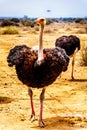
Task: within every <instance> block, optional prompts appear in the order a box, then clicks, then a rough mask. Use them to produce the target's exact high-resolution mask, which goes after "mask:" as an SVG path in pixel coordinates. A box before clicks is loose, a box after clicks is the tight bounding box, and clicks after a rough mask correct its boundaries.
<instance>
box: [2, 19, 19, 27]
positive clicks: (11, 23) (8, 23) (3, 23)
mask: <svg viewBox="0 0 87 130" xmlns="http://www.w3.org/2000/svg"><path fill="white" fill-rule="evenodd" d="M5 26H19V25H18V24H17V23H15V22H13V21H10V20H7V19H4V20H2V22H1V27H5Z"/></svg>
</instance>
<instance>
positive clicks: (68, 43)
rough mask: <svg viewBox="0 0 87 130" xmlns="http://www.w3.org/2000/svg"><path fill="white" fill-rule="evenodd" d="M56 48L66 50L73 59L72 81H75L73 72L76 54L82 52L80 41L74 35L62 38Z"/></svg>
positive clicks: (57, 41)
mask: <svg viewBox="0 0 87 130" xmlns="http://www.w3.org/2000/svg"><path fill="white" fill-rule="evenodd" d="M55 46H56V47H61V48H63V49H65V51H66V53H67V55H68V56H70V57H72V72H71V79H72V80H74V76H73V71H74V63H75V56H76V53H77V52H78V51H79V50H80V39H79V38H78V37H76V36H74V35H70V36H62V37H59V38H58V39H56V42H55Z"/></svg>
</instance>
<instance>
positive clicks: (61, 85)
mask: <svg viewBox="0 0 87 130" xmlns="http://www.w3.org/2000/svg"><path fill="white" fill-rule="evenodd" d="M56 36H57V35H56ZM56 36H54V35H53V34H50V35H49V36H48V34H46V35H45V40H44V42H45V43H46V45H45V46H46V47H47V46H49V45H48V43H49V40H50V43H52V42H53V41H54V39H56ZM79 36H80V39H81V41H83V39H85V41H87V39H86V37H87V36H86V35H79ZM37 37H38V36H37V34H29V33H27V34H21V36H19V35H14V36H13V35H1V36H0V130H36V129H37V130H40V129H41V128H39V126H38V118H39V94H40V92H41V90H38V89H34V90H33V92H34V104H35V111H36V120H35V122H33V123H31V121H30V114H31V109H30V102H29V96H28V93H27V87H26V86H24V85H23V84H22V83H21V82H20V81H19V80H18V78H17V76H16V73H15V69H14V68H9V67H8V65H7V62H6V57H7V55H8V52H9V50H10V49H11V47H13V46H15V45H17V44H24V43H25V44H28V45H30V46H32V45H35V44H36V43H37ZM32 39H33V41H34V42H33V43H32ZM30 43H32V44H30ZM50 46H53V44H50ZM79 59H80V52H79V53H78V54H77V57H76V63H75V73H74V75H75V80H74V81H71V80H70V73H71V63H70V65H69V68H68V70H67V72H65V73H63V74H62V75H61V78H58V79H57V80H56V81H55V82H54V83H53V84H52V85H50V86H49V87H47V89H46V94H45V101H44V113H43V118H44V121H45V123H46V127H45V128H44V129H45V130H48V129H49V130H58V129H59V130H70V129H71V130H86V129H87V67H81V66H80V65H79Z"/></svg>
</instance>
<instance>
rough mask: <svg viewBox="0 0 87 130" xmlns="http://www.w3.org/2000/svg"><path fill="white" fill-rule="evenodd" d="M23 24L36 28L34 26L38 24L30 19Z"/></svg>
mask: <svg viewBox="0 0 87 130" xmlns="http://www.w3.org/2000/svg"><path fill="white" fill-rule="evenodd" d="M21 23H22V25H24V26H30V27H34V25H35V24H36V23H35V22H34V21H31V20H29V19H25V20H21Z"/></svg>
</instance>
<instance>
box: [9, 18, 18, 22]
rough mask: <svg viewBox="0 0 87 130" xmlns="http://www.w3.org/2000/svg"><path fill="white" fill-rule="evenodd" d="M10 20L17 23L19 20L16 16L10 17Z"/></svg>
mask: <svg viewBox="0 0 87 130" xmlns="http://www.w3.org/2000/svg"><path fill="white" fill-rule="evenodd" d="M11 21H12V22H15V23H19V22H20V20H19V19H18V18H12V19H11Z"/></svg>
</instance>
